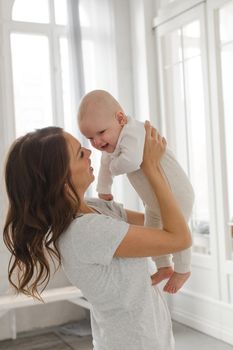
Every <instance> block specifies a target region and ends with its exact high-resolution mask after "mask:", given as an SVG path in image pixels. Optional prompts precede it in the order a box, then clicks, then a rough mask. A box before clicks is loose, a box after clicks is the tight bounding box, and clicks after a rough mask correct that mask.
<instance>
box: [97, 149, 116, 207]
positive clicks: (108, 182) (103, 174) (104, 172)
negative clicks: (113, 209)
mask: <svg viewBox="0 0 233 350" xmlns="http://www.w3.org/2000/svg"><path fill="white" fill-rule="evenodd" d="M110 161H111V159H110V156H109V155H108V154H105V153H102V156H101V163H100V170H99V174H98V181H97V188H96V191H97V192H98V195H99V198H101V199H104V200H107V201H109V200H112V199H113V196H112V194H111V187H112V182H113V176H112V174H111V172H110V169H109V164H110Z"/></svg>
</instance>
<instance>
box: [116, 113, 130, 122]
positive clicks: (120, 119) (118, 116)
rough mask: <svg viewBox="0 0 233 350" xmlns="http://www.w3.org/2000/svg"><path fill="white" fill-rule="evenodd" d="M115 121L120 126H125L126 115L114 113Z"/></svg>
mask: <svg viewBox="0 0 233 350" xmlns="http://www.w3.org/2000/svg"><path fill="white" fill-rule="evenodd" d="M116 120H117V121H118V123H119V124H120V125H121V126H123V125H125V124H127V122H128V120H127V117H126V115H125V114H124V113H123V112H121V111H119V112H117V113H116Z"/></svg>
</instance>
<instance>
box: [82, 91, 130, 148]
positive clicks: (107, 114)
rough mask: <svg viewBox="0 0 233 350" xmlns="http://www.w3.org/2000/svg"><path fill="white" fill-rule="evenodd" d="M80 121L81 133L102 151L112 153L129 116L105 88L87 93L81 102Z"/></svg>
mask: <svg viewBox="0 0 233 350" xmlns="http://www.w3.org/2000/svg"><path fill="white" fill-rule="evenodd" d="M78 123H79V128H80V131H81V133H82V134H83V135H84V136H86V138H88V139H89V140H90V141H91V144H92V146H93V147H95V148H96V149H98V150H100V151H105V152H108V153H112V152H113V151H114V150H115V147H116V145H117V141H118V137H119V135H120V133H121V130H122V128H123V126H124V125H125V124H126V123H127V117H126V115H125V113H124V111H123V109H122V107H121V106H120V104H119V103H118V102H117V100H116V99H115V98H114V97H113V96H112V95H111V94H109V93H108V92H107V91H104V90H94V91H91V92H89V93H88V94H86V95H85V96H84V97H83V98H82V100H81V103H80V106H79V111H78Z"/></svg>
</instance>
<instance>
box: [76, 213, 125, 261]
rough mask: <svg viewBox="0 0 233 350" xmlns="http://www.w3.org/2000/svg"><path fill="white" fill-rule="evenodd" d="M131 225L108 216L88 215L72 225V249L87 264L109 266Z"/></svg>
mask: <svg viewBox="0 0 233 350" xmlns="http://www.w3.org/2000/svg"><path fill="white" fill-rule="evenodd" d="M128 229H129V224H127V223H126V222H124V221H121V220H118V219H114V218H111V217H109V216H106V215H99V214H86V215H83V216H82V217H80V218H78V219H76V220H75V223H73V225H72V247H73V249H74V254H75V255H76V258H77V259H78V260H79V261H81V262H82V263H86V264H101V265H109V264H110V263H111V261H112V259H113V256H114V253H115V251H116V249H117V247H118V246H119V244H120V242H121V241H122V240H123V238H124V236H125V235H126V233H127V232H128Z"/></svg>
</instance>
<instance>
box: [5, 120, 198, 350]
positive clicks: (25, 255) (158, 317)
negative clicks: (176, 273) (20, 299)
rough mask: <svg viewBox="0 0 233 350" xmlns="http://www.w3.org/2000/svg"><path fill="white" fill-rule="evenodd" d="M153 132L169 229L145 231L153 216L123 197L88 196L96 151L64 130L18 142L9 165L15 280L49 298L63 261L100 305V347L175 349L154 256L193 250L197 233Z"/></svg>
mask: <svg viewBox="0 0 233 350" xmlns="http://www.w3.org/2000/svg"><path fill="white" fill-rule="evenodd" d="M145 128H146V139H145V147H144V157H143V163H142V165H141V167H142V169H143V171H144V172H145V174H146V176H147V178H148V181H150V183H151V185H152V188H153V190H154V192H155V194H156V196H157V198H158V200H159V204H160V209H161V215H162V219H163V224H164V228H163V230H158V229H154V228H148V227H143V214H141V213H136V212H132V211H129V210H124V209H123V207H122V206H121V205H119V204H117V203H114V202H105V201H102V200H98V199H96V200H85V199H84V195H85V192H86V190H87V189H88V187H89V186H90V184H91V183H92V182H93V180H94V175H93V169H92V167H91V161H90V154H91V152H90V151H89V150H88V149H86V148H83V147H82V146H81V145H80V143H79V141H78V140H76V139H75V138H74V137H72V136H71V135H70V134H68V133H66V132H64V131H63V130H62V129H60V128H56V127H49V128H44V129H41V130H38V131H35V132H33V133H29V134H27V135H25V136H23V137H21V138H19V139H17V140H16V142H15V143H14V144H13V146H12V148H11V150H10V153H9V156H8V159H7V163H6V175H5V178H6V188H7V193H8V197H9V211H8V215H7V219H6V223H5V227H4V241H5V243H6V245H7V247H8V249H9V250H10V252H11V254H12V257H11V261H10V265H9V280H10V282H11V284H12V285H13V286H14V288H15V289H16V290H17V291H18V292H19V293H24V294H28V295H32V296H35V297H39V296H40V292H39V288H40V286H42V285H45V286H46V285H47V283H48V281H49V279H50V267H49V259H50V258H52V259H53V258H54V257H55V258H57V259H58V265H61V264H62V266H63V268H64V270H65V273H66V274H67V276H68V278H69V279H70V281H71V282H72V284H74V285H76V286H77V287H78V288H80V289H81V290H82V292H83V294H84V296H85V297H86V298H87V299H88V301H89V302H90V303H91V305H92V310H91V322H92V334H93V345H94V349H95V350H115V349H117V350H131V349H132V350H143V349H145V350H152V349H153V350H154V349H156V350H171V349H173V346H174V342H173V335H172V327H171V320H170V315H169V311H168V309H167V305H166V302H165V301H164V299H163V297H162V295H161V294H160V291H159V289H158V288H157V287H154V286H152V285H151V279H150V275H149V272H148V265H147V259H146V257H148V256H152V255H162V254H167V253H171V252H174V251H179V250H181V249H185V248H187V247H189V246H190V245H191V237H190V233H189V230H188V227H187V225H186V223H185V220H184V219H183V216H182V214H181V212H180V210H179V208H178V207H177V205H176V202H175V200H174V198H173V195H172V193H171V191H170V189H169V187H168V185H167V183H166V180H165V179H164V178H163V176H162V174H161V172H160V167H159V160H160V159H161V157H162V155H163V153H164V151H165V148H166V141H165V139H164V138H161V136H160V135H159V134H158V133H157V131H156V130H155V129H154V128H152V127H151V126H150V124H149V123H148V122H147V123H146V124H145ZM152 154H153V156H152ZM155 155H156V161H155V162H154V160H153V161H152V159H154V158H155ZM15 274H16V279H14V276H15Z"/></svg>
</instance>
